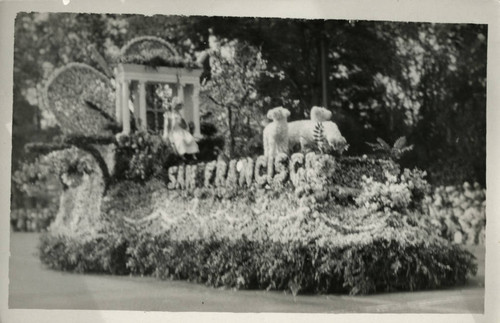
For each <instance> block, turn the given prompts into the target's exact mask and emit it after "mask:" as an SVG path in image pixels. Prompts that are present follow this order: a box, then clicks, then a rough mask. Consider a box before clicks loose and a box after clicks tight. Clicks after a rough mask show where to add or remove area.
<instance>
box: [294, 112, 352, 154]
mask: <svg viewBox="0 0 500 323" xmlns="http://www.w3.org/2000/svg"><path fill="white" fill-rule="evenodd" d="M331 117H332V113H331V112H330V111H328V110H327V109H325V108H323V107H312V109H311V120H299V121H292V122H289V123H288V142H289V145H290V146H291V147H293V146H294V145H296V144H300V148H301V150H304V149H305V147H307V146H308V145H310V144H311V143H314V142H315V141H316V139H315V138H314V137H315V136H314V132H315V128H316V126H317V125H318V123H319V122H320V123H321V125H322V127H321V128H322V131H323V135H324V138H325V139H326V141H327V143H328V145H330V147H332V148H333V149H334V150H335V151H337V152H342V151H343V150H345V149H346V147H347V141H346V140H345V138H344V137H343V136H342V134H341V133H340V130H339V128H338V127H337V125H336V124H335V123H334V122H332V121H330V119H331Z"/></svg>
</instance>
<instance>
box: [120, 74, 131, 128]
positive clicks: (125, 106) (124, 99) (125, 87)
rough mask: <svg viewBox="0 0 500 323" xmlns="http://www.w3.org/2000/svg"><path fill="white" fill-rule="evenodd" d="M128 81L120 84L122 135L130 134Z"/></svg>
mask: <svg viewBox="0 0 500 323" xmlns="http://www.w3.org/2000/svg"><path fill="white" fill-rule="evenodd" d="M129 96H130V94H129V89H128V81H127V80H125V79H124V80H123V83H122V113H123V133H124V134H126V135H128V134H130V110H129V106H128V103H129V102H128V101H129Z"/></svg>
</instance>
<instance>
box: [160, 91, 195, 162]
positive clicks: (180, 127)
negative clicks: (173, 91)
mask: <svg viewBox="0 0 500 323" xmlns="http://www.w3.org/2000/svg"><path fill="white" fill-rule="evenodd" d="M182 107H183V104H182V102H181V101H180V100H179V99H177V98H174V100H172V109H171V110H170V111H168V110H167V111H166V112H165V114H164V120H165V121H164V129H163V138H164V139H165V140H168V141H170V143H171V144H172V146H173V147H174V149H175V150H176V152H177V154H179V155H180V156H184V155H185V154H189V155H194V154H197V153H198V152H199V151H200V150H199V148H198V144H197V143H196V140H195V138H194V137H193V135H192V134H191V133H190V132H189V130H188V125H187V123H186V121H185V120H184V119H183V118H182V115H181V113H180V110H181V109H182Z"/></svg>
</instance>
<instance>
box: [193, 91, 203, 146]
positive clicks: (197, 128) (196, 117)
mask: <svg viewBox="0 0 500 323" xmlns="http://www.w3.org/2000/svg"><path fill="white" fill-rule="evenodd" d="M199 96H200V85H199V84H194V88H193V121H194V137H195V138H201V132H200V100H199Z"/></svg>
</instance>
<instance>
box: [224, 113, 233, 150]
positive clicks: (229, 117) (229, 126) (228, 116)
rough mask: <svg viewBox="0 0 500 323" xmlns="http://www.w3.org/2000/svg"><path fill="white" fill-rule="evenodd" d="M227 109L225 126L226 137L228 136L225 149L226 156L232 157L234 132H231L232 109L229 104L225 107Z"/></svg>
mask: <svg viewBox="0 0 500 323" xmlns="http://www.w3.org/2000/svg"><path fill="white" fill-rule="evenodd" d="M226 109H227V128H228V137H229V147H228V149H227V153H228V157H229V158H232V157H233V155H234V154H233V152H234V134H233V111H232V110H231V107H230V106H227V107H226Z"/></svg>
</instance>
